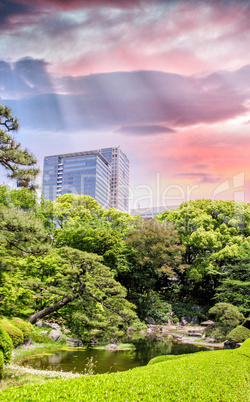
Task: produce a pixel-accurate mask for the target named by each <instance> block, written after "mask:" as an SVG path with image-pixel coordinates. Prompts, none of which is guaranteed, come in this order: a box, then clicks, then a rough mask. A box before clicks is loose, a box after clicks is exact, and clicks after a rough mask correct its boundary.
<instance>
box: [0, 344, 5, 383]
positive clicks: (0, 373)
mask: <svg viewBox="0 0 250 402" xmlns="http://www.w3.org/2000/svg"><path fill="white" fill-rule="evenodd" d="M3 365H4V360H3V352H2V351H1V350H0V380H1V379H2V378H3Z"/></svg>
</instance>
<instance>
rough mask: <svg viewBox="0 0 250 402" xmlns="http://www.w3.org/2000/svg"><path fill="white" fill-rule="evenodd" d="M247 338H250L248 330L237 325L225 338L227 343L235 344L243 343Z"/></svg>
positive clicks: (249, 330)
mask: <svg viewBox="0 0 250 402" xmlns="http://www.w3.org/2000/svg"><path fill="white" fill-rule="evenodd" d="M248 338H250V329H247V328H245V327H243V326H242V325H238V327H236V328H234V329H233V330H232V331H231V332H230V333H229V335H228V336H227V339H228V340H229V341H234V342H236V343H239V342H244V341H245V340H246V339H248Z"/></svg>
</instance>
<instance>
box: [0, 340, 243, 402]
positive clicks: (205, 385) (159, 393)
mask: <svg viewBox="0 0 250 402" xmlns="http://www.w3.org/2000/svg"><path fill="white" fill-rule="evenodd" d="M163 360H165V361H161V362H158V363H156V364H149V365H148V366H144V367H138V368H135V369H133V370H128V371H126V372H118V373H111V374H102V375H96V376H90V377H83V378H75V379H69V380H68V379H61V380H52V381H46V382H45V383H43V384H37V385H25V386H22V387H15V388H11V389H7V390H4V391H2V392H1V393H0V401H6V402H8V401H13V400H18V401H21V402H31V401H34V402H35V401H36V402H37V401H43V402H46V401H58V400H63V401H72V402H73V401H74V402H75V401H86V402H104V401H105V402H107V401H109V402H115V401H116V402H132V401H133V402H135V401H145V402H146V401H147V402H148V401H154V402H155V401H157V402H163V401H164V402H165V401H169V402H171V401H172V402H173V401H174V402H175V401H185V402H193V401H200V402H204V401H206V402H218V401H219V402H232V401H234V402H239V401H244V402H247V401H249V400H250V399H249V395H250V339H249V340H247V341H245V342H244V344H243V345H242V347H241V348H239V349H235V350H218V351H211V352H198V353H194V354H191V355H182V356H179V357H178V358H175V359H169V358H167V357H166V358H165V359H163Z"/></svg>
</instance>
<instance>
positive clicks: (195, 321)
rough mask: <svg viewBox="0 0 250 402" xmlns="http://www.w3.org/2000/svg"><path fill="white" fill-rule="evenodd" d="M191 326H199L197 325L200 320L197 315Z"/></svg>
mask: <svg viewBox="0 0 250 402" xmlns="http://www.w3.org/2000/svg"><path fill="white" fill-rule="evenodd" d="M190 324H191V325H197V324H199V318H198V317H197V315H195V316H194V317H193V318H192V320H191V322H190Z"/></svg>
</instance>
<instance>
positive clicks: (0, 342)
mask: <svg viewBox="0 0 250 402" xmlns="http://www.w3.org/2000/svg"><path fill="white" fill-rule="evenodd" d="M0 350H1V352H2V353H3V359H4V363H5V364H7V363H9V361H10V359H11V353H12V350H13V342H12V339H11V337H10V336H9V334H8V332H7V331H5V329H4V328H3V327H2V326H1V325H0Z"/></svg>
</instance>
